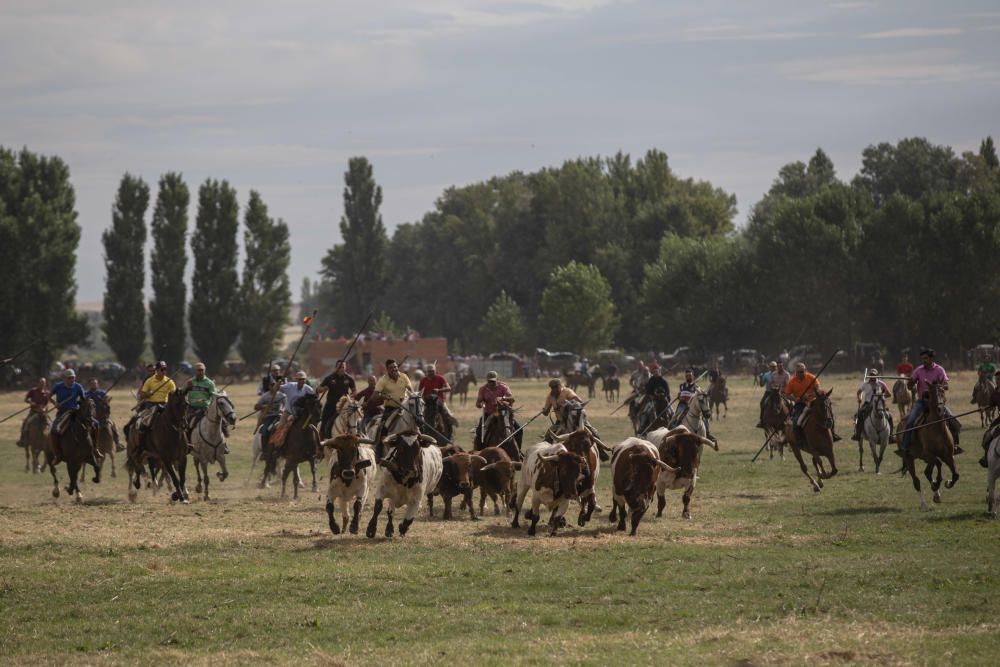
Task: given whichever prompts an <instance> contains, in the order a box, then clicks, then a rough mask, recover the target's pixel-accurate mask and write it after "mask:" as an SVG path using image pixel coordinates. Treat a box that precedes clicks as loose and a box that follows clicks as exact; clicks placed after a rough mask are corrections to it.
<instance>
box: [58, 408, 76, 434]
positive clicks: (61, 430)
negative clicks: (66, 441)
mask: <svg viewBox="0 0 1000 667" xmlns="http://www.w3.org/2000/svg"><path fill="white" fill-rule="evenodd" d="M75 414H76V410H67V411H66V412H63V413H62V414H60V415H56V429H55V430H56V433H58V434H59V435H64V434H65V433H66V429H68V428H69V423H70V420H71V419H72V418H73V416H74V415H75Z"/></svg>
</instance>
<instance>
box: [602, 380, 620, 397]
mask: <svg viewBox="0 0 1000 667" xmlns="http://www.w3.org/2000/svg"><path fill="white" fill-rule="evenodd" d="M601 391H603V392H604V400H606V401H607V402H608V403H612V402H615V403H617V402H618V400H619V399H620V398H621V381H620V380H619V379H618V376H616V375H612V376H611V377H602V378H601Z"/></svg>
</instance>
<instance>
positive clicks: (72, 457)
mask: <svg viewBox="0 0 1000 667" xmlns="http://www.w3.org/2000/svg"><path fill="white" fill-rule="evenodd" d="M66 419H67V420H68V422H69V423H68V424H67V425H66V427H65V429H63V431H62V433H58V432H57V434H56V442H57V444H58V447H59V453H60V455H61V456H60V458H61V459H62V461H63V462H64V463H65V464H66V474H67V475H68V476H69V484H68V485H67V486H66V493H68V494H69V495H70V496H74V497H75V498H76V502H78V503H79V502H82V501H83V496H82V495H81V494H80V484H79V478H80V469H81V468H82V467H83V465H84V464H86V463H89V464H91V465H92V466H94V471H95V474H94V479H93V482H94V483H95V484H98V483H100V481H101V465H100V462H99V461H97V460H96V459H95V458H94V449H93V447H92V445H91V441H90V431H91V426H92V423H93V419H94V404H93V402H92V401H91V400H90V399H89V398H84V399H83V400H82V401H80V406H79V407H78V408H77V409H76V410H73V411H72V412H71V413H70V414H69V415H67V417H66ZM48 463H49V470H50V472H51V473H52V481H53V483H54V485H55V488H53V489H52V496H53V497H54V498H56V497H58V496H59V480H58V478H57V477H56V468H55V466H54V465H52V459H51V455H50V456H49V457H48Z"/></svg>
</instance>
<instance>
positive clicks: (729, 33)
mask: <svg viewBox="0 0 1000 667" xmlns="http://www.w3.org/2000/svg"><path fill="white" fill-rule="evenodd" d="M815 35H816V33H813V32H805V31H801V30H758V29H755V28H751V27H747V26H742V25H734V24H723V25H711V26H700V27H693V28H686V29H685V30H684V32H683V38H684V40H685V41H688V42H725V41H754V42H758V41H759V42H773V41H785V40H795V39H806V38H808V37H815Z"/></svg>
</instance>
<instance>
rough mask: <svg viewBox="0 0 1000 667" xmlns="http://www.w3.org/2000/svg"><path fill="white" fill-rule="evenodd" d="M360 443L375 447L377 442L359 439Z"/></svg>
mask: <svg viewBox="0 0 1000 667" xmlns="http://www.w3.org/2000/svg"><path fill="white" fill-rule="evenodd" d="M358 442H359V443H361V444H362V445H374V444H375V441H374V440H370V439H368V438H358Z"/></svg>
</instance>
